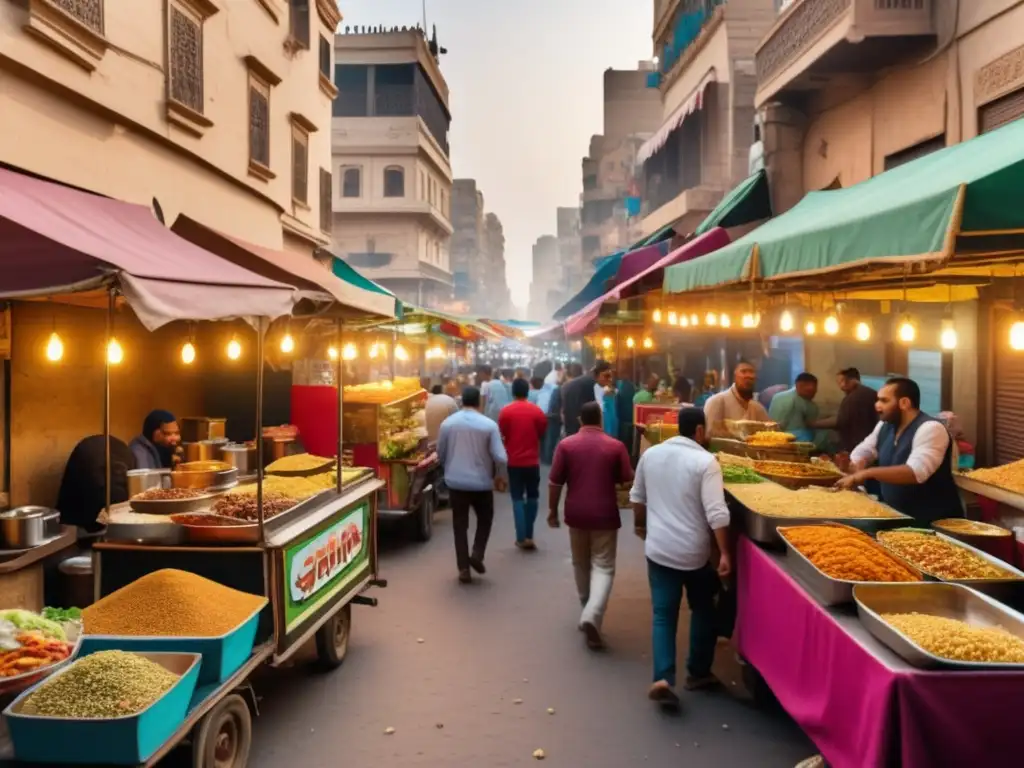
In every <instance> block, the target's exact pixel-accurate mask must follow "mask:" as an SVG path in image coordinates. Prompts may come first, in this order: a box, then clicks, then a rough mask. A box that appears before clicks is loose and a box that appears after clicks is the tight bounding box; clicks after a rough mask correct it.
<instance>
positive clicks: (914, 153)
mask: <svg viewBox="0 0 1024 768" xmlns="http://www.w3.org/2000/svg"><path fill="white" fill-rule="evenodd" d="M945 148H946V134H944V133H942V134H939V135H938V136H936V137H935V138H934V139H928V140H927V141H922V142H920V143H919V144H915V145H913V146H912V147H907V148H906V149H901V150H900V151H899V152H893V153H892V154H891V155H886V156H885V161H884V165H883V167H884V169H885V170H887V171H888V170H889V169H891V168H897V167H899V166H901V165H903V164H904V163H909V162H910V161H911V160H917V159H918V158H919V157H924V156H925V155H930V154H931V153H932V152H938V151H939V150H940V149H945Z"/></svg>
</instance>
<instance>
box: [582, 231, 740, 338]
mask: <svg viewBox="0 0 1024 768" xmlns="http://www.w3.org/2000/svg"><path fill="white" fill-rule="evenodd" d="M729 242H730V239H729V235H728V233H726V231H725V230H724V229H722V228H721V227H715V228H714V229H712V230H711V231H709V232H706V233H704V234H703V235H701V236H700V237H696V238H694V239H693V240H691V241H690V242H688V243H686V244H685V245H683V246H682V247H680V248H677V249H676V250H674V251H672V253H670V254H668V255H667V256H663V257H662V258H660V259H659V260H658V261H656V262H654V263H653V264H651V265H650V266H648V267H647V268H646V269H644V270H643V271H641V272H639V273H637V274H634V275H633V276H632V277H630V278H629V279H628V280H626V281H624V282H621V283H619V284H618V285H616V286H615V287H614V288H612V289H611V290H610V291H608V293H606V294H605V295H604V296H600V297H598V298H597V299H594V300H593V301H592V302H590V303H589V304H588V305H587V306H585V307H584V308H583V309H581V310H580V311H579V312H577V313H576V314H574V315H570V316H569V317H567V318H566V319H565V331H566V333H567V334H568V335H570V336H574V335H576V334H578V333H583V332H585V331H586V330H587V328H588V327H589V326H590V324H591V323H593V322H594V321H595V320H596V319H597V316H598V315H599V314H600V313H601V306H602V305H603V304H604V303H605V302H606V301H618V300H619V299H622V298H625V297H627V296H629V295H631V293H632V291H631V290H630V289H631V288H639V285H638V283H640V282H641V281H642V280H643V279H644V278H646V277H649V276H651V275H653V274H655V273H656V272H659V271H662V270H664V269H665V268H666V267H670V266H672V265H673V264H680V263H682V262H684V261H690V260H691V259H696V258H699V257H701V256H706V255H707V254H709V253H711V252H713V251H717V250H718V249H719V248H721V247H723V246H725V245H728V244H729ZM624 264H625V262H623V265H624ZM619 273H620V274H621V273H622V270H621V267H620V272H619Z"/></svg>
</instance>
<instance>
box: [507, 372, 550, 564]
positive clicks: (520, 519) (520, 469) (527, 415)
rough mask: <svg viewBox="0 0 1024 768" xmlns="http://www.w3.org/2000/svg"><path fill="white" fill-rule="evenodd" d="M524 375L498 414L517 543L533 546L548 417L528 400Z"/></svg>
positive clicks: (534, 546)
mask: <svg viewBox="0 0 1024 768" xmlns="http://www.w3.org/2000/svg"><path fill="white" fill-rule="evenodd" d="M529 396H530V385H529V383H528V382H527V381H526V379H516V380H515V381H513V382H512V398H513V401H512V402H511V403H509V404H508V405H506V406H505V407H504V408H502V409H501V413H499V414H498V431H499V432H501V439H502V442H504V443H505V452H506V453H507V454H508V488H509V493H510V494H511V495H512V512H513V514H514V516H515V523H516V546H517V547H519V548H520V549H536V547H537V545H536V544H534V543H533V524H534V523H535V522H536V520H537V507H538V505H539V499H540V441H541V440H542V439H544V433H545V432H547V429H548V417H547V416H546V415H545V414H544V411H542V410H541V409H540V408H538V407H537V406H536V405H534V404H533V403H531V402H530V401H529V399H528V398H529Z"/></svg>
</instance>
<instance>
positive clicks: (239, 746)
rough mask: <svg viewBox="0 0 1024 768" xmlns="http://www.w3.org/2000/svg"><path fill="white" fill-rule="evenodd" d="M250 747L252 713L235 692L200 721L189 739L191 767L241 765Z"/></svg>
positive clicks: (225, 767) (239, 767) (227, 767)
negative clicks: (190, 741)
mask: <svg viewBox="0 0 1024 768" xmlns="http://www.w3.org/2000/svg"><path fill="white" fill-rule="evenodd" d="M251 747H252V715H251V714H250V712H249V705H248V704H246V703H245V699H243V698H242V697H241V696H239V695H238V694H237V693H233V694H231V695H230V696H225V697H224V699H223V700H222V701H221V702H220V703H219V704H218V705H217V706H215V707H214V708H213V709H211V710H210V711H209V712H208V713H207V714H206V716H205V717H203V719H202V720H201V721H200V723H199V728H198V729H197V731H196V735H195V738H194V739H193V741H192V765H193V766H195V768H245V765H246V764H247V763H248V762H249V749H250V748H251Z"/></svg>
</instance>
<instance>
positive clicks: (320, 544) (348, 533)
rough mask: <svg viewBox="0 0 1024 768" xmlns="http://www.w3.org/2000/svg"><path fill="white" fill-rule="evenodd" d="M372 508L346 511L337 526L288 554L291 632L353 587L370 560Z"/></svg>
mask: <svg viewBox="0 0 1024 768" xmlns="http://www.w3.org/2000/svg"><path fill="white" fill-rule="evenodd" d="M369 535H370V505H369V504H368V503H365V502H364V503H363V504H360V505H359V506H357V507H353V508H351V509H348V510H346V511H345V512H344V513H343V515H342V517H341V518H340V519H339V520H337V521H336V522H334V523H332V524H331V525H329V526H328V527H327V528H324V529H323V530H322V531H320V532H319V533H315V534H313V535H312V536H310V537H309V538H307V539H305V540H303V541H300V542H296V543H295V544H293V545H292V546H290V547H288V548H287V549H285V551H284V573H285V578H286V579H287V580H286V582H285V585H284V623H285V631H286V632H291V631H292V630H293V629H295V628H296V627H297V626H298V625H299V624H301V623H302V621H303V619H304V617H306V616H308V615H310V614H312V613H315V612H316V611H317V610H319V609H320V608H322V607H323V606H324V605H325V604H326V603H328V602H329V601H330V600H331V598H333V597H335V596H336V595H337V594H338V593H339V592H341V591H342V590H343V589H345V588H346V587H347V586H348V585H349V584H351V583H352V582H353V581H354V580H355V579H356V578H357V577H358V576H359V575H360V573H361V571H362V570H363V569H362V568H361V567H360V566H361V565H363V564H365V563H366V562H367V559H368V557H369V544H370V542H369V541H368V536H369Z"/></svg>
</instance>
